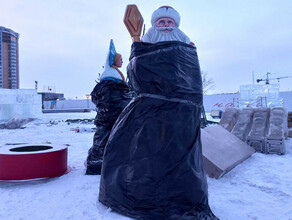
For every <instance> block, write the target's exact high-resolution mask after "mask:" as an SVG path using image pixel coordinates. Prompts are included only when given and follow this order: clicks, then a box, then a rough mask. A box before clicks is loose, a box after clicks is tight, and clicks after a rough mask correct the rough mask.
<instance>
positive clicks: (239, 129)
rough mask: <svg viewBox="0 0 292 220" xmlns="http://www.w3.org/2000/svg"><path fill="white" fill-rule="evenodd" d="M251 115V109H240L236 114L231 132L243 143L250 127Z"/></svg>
mask: <svg viewBox="0 0 292 220" xmlns="http://www.w3.org/2000/svg"><path fill="white" fill-rule="evenodd" d="M253 114H254V109H252V108H246V109H242V110H241V111H240V112H239V113H238V115H237V121H236V124H235V125H234V127H233V129H232V131H231V133H232V134H234V135H235V136H236V137H238V138H239V139H241V140H242V141H244V142H246V137H247V135H248V133H249V131H250V128H251V125H252V118H253Z"/></svg>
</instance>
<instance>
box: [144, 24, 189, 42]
mask: <svg viewBox="0 0 292 220" xmlns="http://www.w3.org/2000/svg"><path fill="white" fill-rule="evenodd" d="M164 30H168V32H167V33H165V32H164ZM142 41H143V42H147V43H152V44H155V43H157V42H161V41H181V42H184V43H187V44H189V43H190V42H191V41H190V38H189V37H188V36H187V35H186V34H185V33H184V32H182V31H181V30H180V29H179V28H177V27H168V28H165V27H151V28H150V29H149V30H148V31H147V33H146V34H145V35H144V36H143V37H142Z"/></svg>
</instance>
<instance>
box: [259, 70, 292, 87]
mask: <svg viewBox="0 0 292 220" xmlns="http://www.w3.org/2000/svg"><path fill="white" fill-rule="evenodd" d="M266 75H267V78H266V79H257V83H259V82H261V81H265V83H266V84H270V80H278V82H280V79H285V78H290V77H292V76H281V77H277V78H269V75H272V73H269V72H267V74H266Z"/></svg>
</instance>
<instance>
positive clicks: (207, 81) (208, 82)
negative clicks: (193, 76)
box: [201, 70, 215, 95]
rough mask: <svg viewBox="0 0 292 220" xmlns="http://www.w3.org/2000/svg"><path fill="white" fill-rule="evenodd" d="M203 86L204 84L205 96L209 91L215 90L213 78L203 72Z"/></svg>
mask: <svg viewBox="0 0 292 220" xmlns="http://www.w3.org/2000/svg"><path fill="white" fill-rule="evenodd" d="M201 75H202V84H203V94H204V95H205V94H206V93H207V92H208V91H210V90H212V89H214V88H215V85H214V81H213V79H212V78H209V77H208V73H207V72H205V71H202V70H201Z"/></svg>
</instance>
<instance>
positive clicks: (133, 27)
mask: <svg viewBox="0 0 292 220" xmlns="http://www.w3.org/2000/svg"><path fill="white" fill-rule="evenodd" d="M143 22H144V19H143V17H142V15H141V13H140V11H139V10H138V7H137V6H136V5H127V8H126V12H125V17H124V24H125V25H126V27H127V29H128V31H129V33H130V35H131V37H132V40H133V42H138V41H140V35H141V31H142V26H143Z"/></svg>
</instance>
